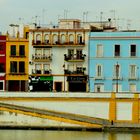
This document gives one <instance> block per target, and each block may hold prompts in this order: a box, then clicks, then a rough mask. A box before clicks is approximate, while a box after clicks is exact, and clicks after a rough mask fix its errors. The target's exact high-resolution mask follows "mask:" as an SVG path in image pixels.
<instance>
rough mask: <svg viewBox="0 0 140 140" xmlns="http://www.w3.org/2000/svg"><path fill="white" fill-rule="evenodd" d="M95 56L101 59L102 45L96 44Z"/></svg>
mask: <svg viewBox="0 0 140 140" xmlns="http://www.w3.org/2000/svg"><path fill="white" fill-rule="evenodd" d="M96 49H97V50H96V56H97V57H103V45H102V44H97V48H96Z"/></svg>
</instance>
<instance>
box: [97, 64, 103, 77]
mask: <svg viewBox="0 0 140 140" xmlns="http://www.w3.org/2000/svg"><path fill="white" fill-rule="evenodd" d="M99 67H100V71H98V70H99ZM99 73H100V74H99ZM102 76H103V67H102V65H101V64H97V65H96V77H100V78H101V77H102Z"/></svg>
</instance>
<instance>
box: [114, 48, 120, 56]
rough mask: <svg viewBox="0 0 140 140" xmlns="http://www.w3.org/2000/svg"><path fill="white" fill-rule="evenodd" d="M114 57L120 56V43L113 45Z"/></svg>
mask: <svg viewBox="0 0 140 140" xmlns="http://www.w3.org/2000/svg"><path fill="white" fill-rule="evenodd" d="M114 56H115V57H119V56H120V45H115V53H114Z"/></svg>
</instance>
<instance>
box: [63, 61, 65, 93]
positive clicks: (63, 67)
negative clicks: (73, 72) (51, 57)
mask: <svg viewBox="0 0 140 140" xmlns="http://www.w3.org/2000/svg"><path fill="white" fill-rule="evenodd" d="M63 68H64V92H65V63H64V65H63Z"/></svg>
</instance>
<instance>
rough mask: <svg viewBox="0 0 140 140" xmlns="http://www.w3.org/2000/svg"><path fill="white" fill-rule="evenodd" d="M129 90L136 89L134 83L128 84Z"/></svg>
mask: <svg viewBox="0 0 140 140" xmlns="http://www.w3.org/2000/svg"><path fill="white" fill-rule="evenodd" d="M129 90H130V92H135V91H136V84H130V85H129Z"/></svg>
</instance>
